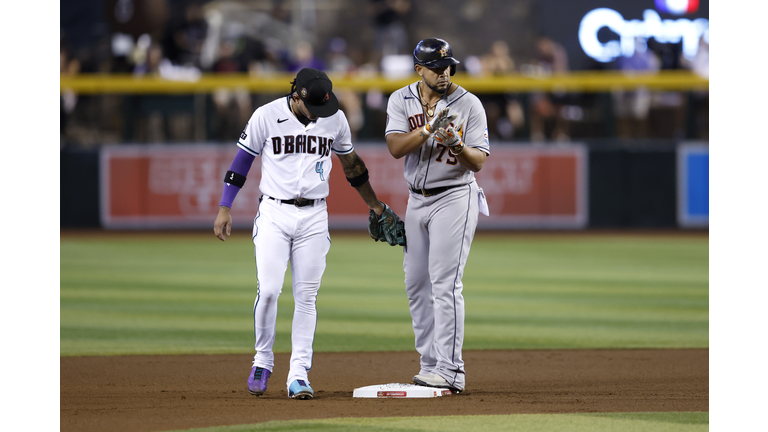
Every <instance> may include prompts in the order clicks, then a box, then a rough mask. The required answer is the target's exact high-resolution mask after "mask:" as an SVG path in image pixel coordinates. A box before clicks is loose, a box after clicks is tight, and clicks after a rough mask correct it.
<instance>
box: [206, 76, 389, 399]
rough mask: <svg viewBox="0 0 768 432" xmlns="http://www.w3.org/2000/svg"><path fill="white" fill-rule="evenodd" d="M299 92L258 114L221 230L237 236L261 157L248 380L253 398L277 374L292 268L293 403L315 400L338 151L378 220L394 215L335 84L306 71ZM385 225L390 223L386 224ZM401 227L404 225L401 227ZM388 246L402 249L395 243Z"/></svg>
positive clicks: (232, 174) (217, 229)
mask: <svg viewBox="0 0 768 432" xmlns="http://www.w3.org/2000/svg"><path fill="white" fill-rule="evenodd" d="M291 84H292V87H291V92H290V94H289V95H287V96H286V97H281V98H279V99H277V100H275V101H273V102H270V103H268V104H266V105H264V106H262V107H260V108H258V109H257V110H256V111H255V112H254V113H253V115H252V116H251V118H250V120H249V122H248V124H247V125H246V127H245V130H244V131H243V133H242V134H241V135H240V139H239V140H238V142H237V146H238V147H239V149H238V153H237V154H236V155H235V158H234V160H233V161H232V164H231V166H230V170H229V171H228V172H227V174H226V176H225V179H224V181H225V183H226V185H225V187H224V191H223V193H222V200H221V204H220V206H219V213H218V215H217V216H216V220H215V222H214V226H213V232H214V234H215V235H216V237H218V238H219V239H220V240H222V241H225V240H226V236H228V235H230V233H231V226H232V216H231V215H230V208H231V207H232V202H233V201H234V199H235V196H236V195H237V192H238V191H239V190H240V188H242V187H243V184H244V183H245V180H246V176H247V174H248V171H249V169H250V167H251V165H252V163H253V161H254V159H255V157H256V156H260V157H261V170H262V172H261V182H260V184H259V189H260V191H261V193H262V194H263V195H262V197H261V199H260V204H259V212H258V214H257V215H256V217H255V218H254V222H253V243H254V246H255V249H254V255H255V257H256V268H257V296H256V300H255V302H254V305H253V320H254V333H255V338H256V343H255V346H254V347H255V349H256V354H255V356H254V359H253V366H252V368H251V373H250V374H249V376H248V383H247V386H248V391H249V392H250V393H251V394H254V395H261V394H263V393H264V392H265V391H266V389H267V380H268V379H269V376H270V375H271V373H272V371H273V370H274V367H275V364H274V354H273V352H272V346H273V345H274V342H275V324H276V319H277V299H278V296H279V295H280V293H281V290H282V286H283V281H284V279H285V271H286V269H287V265H288V262H289V261H290V263H291V272H292V275H293V297H294V301H295V310H294V314H293V324H292V330H291V361H290V370H289V372H288V380H287V382H286V385H287V387H288V396H289V397H291V398H295V399H311V398H312V397H313V396H314V391H313V389H312V387H311V386H310V383H309V377H308V371H309V370H310V369H311V368H312V355H313V351H312V344H313V341H314V336H315V327H316V322H317V310H316V307H315V303H316V299H317V292H318V289H319V288H320V281H321V278H322V276H323V272H324V271H325V259H326V255H327V254H328V250H329V248H330V246H331V239H330V235H329V233H328V211H327V207H326V202H325V198H326V197H327V196H328V179H329V176H330V173H331V168H332V167H333V163H332V159H331V152H333V153H336V155H337V156H338V157H339V160H340V161H341V166H342V168H343V170H344V174H345V176H346V177H347V180H348V181H349V183H350V184H351V185H352V186H353V187H355V188H356V189H357V191H358V193H359V194H360V196H361V197H362V198H363V201H365V203H366V204H367V205H368V207H369V209H370V210H371V211H372V212H373V213H372V214H375V215H376V216H382V219H386V218H385V217H384V216H386V215H387V214H389V215H390V216H393V217H391V218H389V220H390V221H391V220H392V219H394V220H395V222H397V221H399V218H397V216H396V215H394V213H392V210H391V209H389V207H388V206H387V205H386V204H384V203H382V202H380V201H379V200H378V199H377V198H376V194H375V193H374V191H373V188H372V187H371V185H370V183H369V181H368V170H367V169H366V167H365V164H364V163H363V160H362V159H361V158H360V157H359V156H358V155H357V153H355V150H354V147H353V145H352V142H351V135H350V129H349V124H348V123H347V119H346V117H345V116H344V113H343V112H342V111H339V109H338V108H339V103H338V100H337V99H336V96H335V95H334V94H333V92H332V83H331V80H330V79H328V76H327V75H326V74H325V73H324V72H322V71H319V70H317V69H311V68H306V69H302V70H301V71H299V73H298V74H297V76H296V79H295V80H294V81H293V82H292V83H291ZM381 223H382V224H386V223H387V222H386V220H383V221H382V222H381ZM401 224H402V222H401ZM390 244H393V245H394V244H396V243H395V242H394V241H393V242H391V243H390Z"/></svg>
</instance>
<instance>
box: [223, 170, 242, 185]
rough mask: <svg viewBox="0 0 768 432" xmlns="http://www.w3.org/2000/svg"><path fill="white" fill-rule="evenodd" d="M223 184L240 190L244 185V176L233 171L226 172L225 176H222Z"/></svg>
mask: <svg viewBox="0 0 768 432" xmlns="http://www.w3.org/2000/svg"><path fill="white" fill-rule="evenodd" d="M224 183H229V184H231V185H232V186H237V187H239V188H242V187H243V185H244V184H245V176H244V175H241V174H238V173H236V172H234V171H227V175H226V176H224Z"/></svg>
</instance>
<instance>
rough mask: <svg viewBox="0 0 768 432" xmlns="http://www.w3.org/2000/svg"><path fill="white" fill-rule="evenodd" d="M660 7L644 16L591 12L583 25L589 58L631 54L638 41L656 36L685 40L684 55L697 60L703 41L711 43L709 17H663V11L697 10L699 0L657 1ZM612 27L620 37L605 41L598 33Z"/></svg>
mask: <svg viewBox="0 0 768 432" xmlns="http://www.w3.org/2000/svg"><path fill="white" fill-rule="evenodd" d="M655 6H656V9H658V11H656V10H653V9H646V10H644V11H643V14H642V16H643V19H642V20H640V19H626V18H625V17H624V16H623V15H622V14H621V13H620V12H618V11H616V10H614V9H610V8H605V7H601V8H597V9H593V10H591V11H589V12H587V14H586V15H584V17H583V18H582V19H581V24H580V25H579V43H580V45H581V48H582V49H583V50H584V53H586V54H587V55H588V56H589V57H591V58H593V59H595V60H597V61H599V62H603V63H607V62H611V61H613V60H616V59H617V58H618V57H619V56H625V57H631V56H632V55H633V54H634V52H635V49H636V46H637V43H636V41H637V40H640V41H642V42H646V41H647V40H648V39H651V38H653V39H654V40H656V42H659V43H673V44H677V43H680V42H682V54H683V56H684V57H685V58H686V59H688V60H693V58H694V57H695V56H696V52H697V51H698V49H699V40H700V39H701V38H704V41H706V42H707V43H709V20H708V19H707V18H695V19H687V18H678V19H662V18H661V16H660V15H659V11H660V12H662V13H666V14H671V15H685V14H689V13H695V12H697V11H698V9H699V1H698V0H656V2H655ZM604 29H608V30H610V31H611V32H613V33H614V34H615V35H616V36H612V37H610V38H609V40H603V41H601V38H600V37H599V36H598V33H599V32H601V30H604Z"/></svg>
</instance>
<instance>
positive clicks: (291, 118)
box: [237, 97, 354, 199]
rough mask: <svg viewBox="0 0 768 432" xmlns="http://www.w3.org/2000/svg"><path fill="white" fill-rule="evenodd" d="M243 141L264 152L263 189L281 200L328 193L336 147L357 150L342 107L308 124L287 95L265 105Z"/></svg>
mask: <svg viewBox="0 0 768 432" xmlns="http://www.w3.org/2000/svg"><path fill="white" fill-rule="evenodd" d="M237 145H238V147H240V148H241V149H243V150H245V151H246V152H248V153H250V154H251V155H254V156H259V155H261V156H262V158H261V183H260V185H259V189H260V190H261V192H262V193H263V194H265V195H268V196H270V197H274V198H278V199H292V198H307V199H320V198H325V197H327V196H328V179H329V178H330V174H331V168H332V167H333V164H332V161H331V150H333V151H334V152H335V153H336V154H348V153H351V152H352V151H353V150H354V147H353V145H352V134H351V132H350V130H349V123H348V122H347V118H346V116H344V113H343V112H342V111H341V110H339V111H338V112H336V114H334V115H332V116H330V117H325V118H322V117H321V118H318V119H317V120H316V121H314V122H311V123H309V124H308V125H307V126H304V125H303V124H302V123H301V122H300V121H299V120H298V119H297V118H296V116H295V115H294V114H293V112H291V109H290V107H289V105H288V98H287V97H283V98H280V99H277V100H275V101H272V102H270V103H268V104H266V105H264V106H261V107H259V108H258V109H257V110H256V111H255V112H254V113H253V115H252V116H251V119H250V120H249V121H248V124H247V125H246V126H245V130H243V133H242V134H241V135H240V139H239V140H238V142H237Z"/></svg>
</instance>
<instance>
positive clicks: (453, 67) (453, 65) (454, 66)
mask: <svg viewBox="0 0 768 432" xmlns="http://www.w3.org/2000/svg"><path fill="white" fill-rule="evenodd" d="M454 75H456V65H455V64H452V65H451V76H454Z"/></svg>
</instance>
